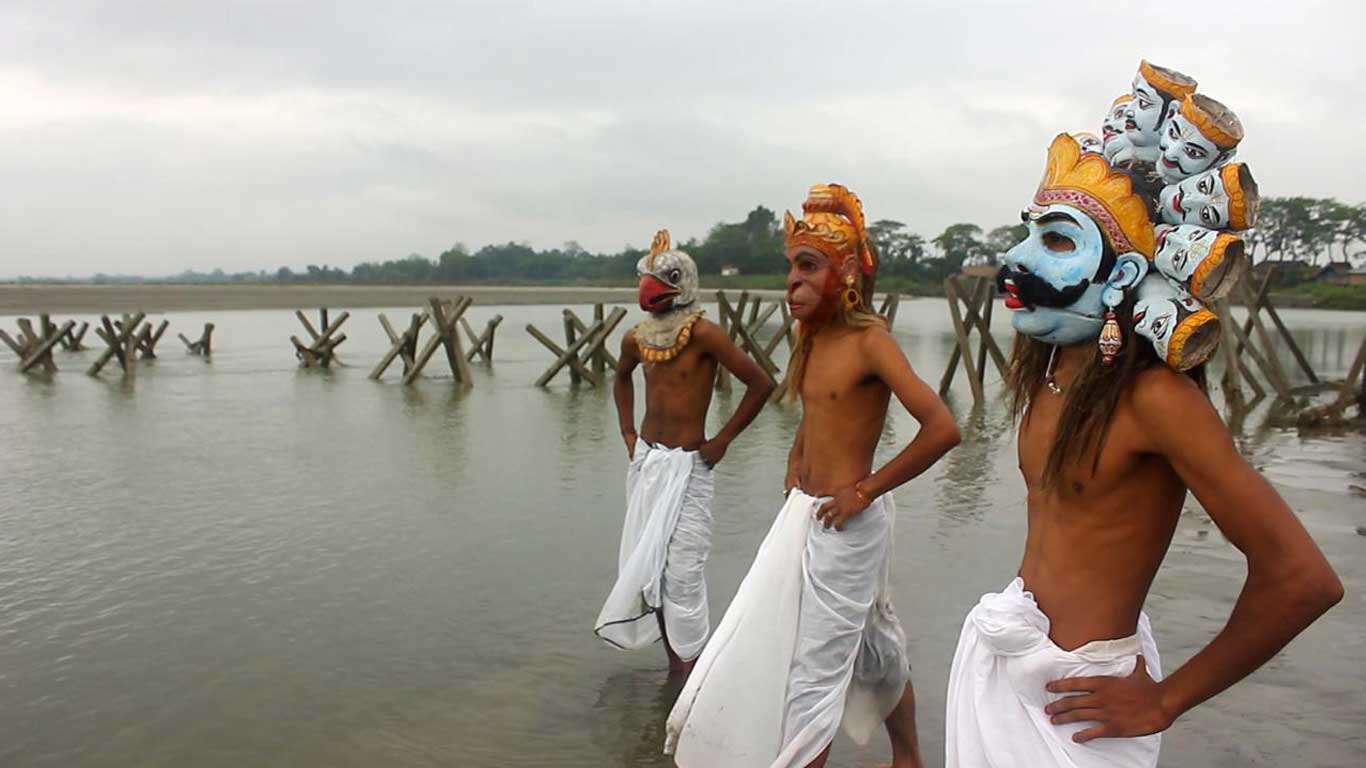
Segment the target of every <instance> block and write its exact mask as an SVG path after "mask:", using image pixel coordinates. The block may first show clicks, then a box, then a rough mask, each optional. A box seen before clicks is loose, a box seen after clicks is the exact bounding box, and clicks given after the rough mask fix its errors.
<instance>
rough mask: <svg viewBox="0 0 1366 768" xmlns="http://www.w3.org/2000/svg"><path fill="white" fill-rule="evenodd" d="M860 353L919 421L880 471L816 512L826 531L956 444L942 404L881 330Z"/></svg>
mask: <svg viewBox="0 0 1366 768" xmlns="http://www.w3.org/2000/svg"><path fill="white" fill-rule="evenodd" d="M863 343H864V350H863V351H864V353H865V355H867V357H868V359H869V360H870V361H871V367H872V369H873V373H874V374H876V375H877V377H878V378H879V379H881V380H882V382H883V383H885V384H886V385H887V387H888V388H889V389H891V390H892V394H894V395H896V399H897V400H899V401H901V405H902V406H904V407H905V408H906V410H907V411H908V412H910V414H911V416H913V417H914V418H915V420H916V421H918V422H919V423H920V429H919V430H918V431H917V432H916V434H915V437H914V438H913V439H912V440H911V442H910V443H908V444H907V445H906V447H905V448H902V449H901V452H900V453H898V454H897V455H896V456H894V457H892V460H891V461H888V462H887V463H886V464H885V465H883V467H882V468H881V469H879V470H878V471H876V472H874V473H873V474H871V475H869V476H868V477H866V478H864V479H863V480H860V481H859V482H857V483H855V484H854V485H852V486H850V487H848V488H845V489H842V490H840V491H839V492H837V493H836V494H835V497H834V498H833V499H831V500H830V501H828V502H826V503H825V504H824V505H823V506H822V507H821V509H820V511H819V512H817V513H816V514H817V517H819V518H821V519H822V520H823V521H824V523H825V525H826V527H827V528H828V527H830V526H832V525H833V526H834V527H835V528H836V529H840V528H843V526H844V521H845V520H848V519H849V518H850V517H853V516H854V515H856V514H858V513H859V512H862V511H863V510H864V509H866V508H867V506H868V504H869V503H870V502H871V501H872V500H873V499H876V498H877V497H878V496H881V495H882V494H884V493H887V492H889V491H891V490H893V489H895V488H897V487H898V486H900V485H902V484H903V483H905V482H907V481H909V480H911V479H912V478H914V477H916V476H917V475H919V474H920V473H922V472H924V471H925V470H927V469H929V468H930V467H931V466H933V465H934V463H935V462H936V461H939V459H940V457H942V456H943V455H944V454H946V453H948V452H949V450H950V449H952V448H953V447H954V446H955V445H958V443H959V441H960V440H962V435H961V434H960V433H959V431H958V424H957V423H956V422H955V421H954V419H953V414H952V413H950V412H949V408H948V406H946V405H944V401H943V400H941V399H940V398H939V395H938V394H936V393H935V391H934V390H933V389H930V387H929V385H928V384H926V383H925V382H924V381H922V380H921V378H920V377H919V376H917V375H916V373H915V370H914V369H912V368H911V363H910V361H908V360H907V359H906V355H905V354H903V353H902V351H901V347H900V346H898V345H897V343H896V339H894V338H892V335H891V334H890V333H888V332H886V331H873V332H870V333H868V334H866V335H865V336H864V342H863Z"/></svg>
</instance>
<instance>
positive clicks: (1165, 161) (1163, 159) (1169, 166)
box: [1162, 157, 1177, 168]
mask: <svg viewBox="0 0 1366 768" xmlns="http://www.w3.org/2000/svg"><path fill="white" fill-rule="evenodd" d="M1162 164H1163V165H1165V166H1167V167H1168V168H1176V167H1177V165H1176V163H1173V162H1172V161H1170V160H1168V159H1167V158H1165V157H1163V158H1162Z"/></svg>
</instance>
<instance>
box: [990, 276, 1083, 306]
mask: <svg viewBox="0 0 1366 768" xmlns="http://www.w3.org/2000/svg"><path fill="white" fill-rule="evenodd" d="M996 287H997V289H999V290H1000V291H1002V292H1003V293H1005V294H1006V295H1008V296H1014V297H1015V298H1016V299H1017V300H1018V301H1019V302H1020V303H1021V304H1023V305H1024V306H1025V308H1027V309H1033V308H1034V307H1049V308H1051V309H1062V308H1064V307H1069V306H1071V305H1072V304H1075V303H1076V301H1077V299H1080V298H1081V295H1082V294H1083V293H1086V289H1087V288H1090V287H1091V281H1090V280H1089V279H1086V280H1082V281H1081V282H1080V283H1077V284H1075V285H1069V286H1066V287H1063V288H1054V287H1053V286H1052V284H1050V283H1049V282H1048V281H1047V280H1044V279H1043V278H1042V277H1039V276H1038V275H1036V274H1034V273H1032V272H1021V271H1018V270H1014V269H1011V268H1010V267H1001V271H999V272H997V273H996Z"/></svg>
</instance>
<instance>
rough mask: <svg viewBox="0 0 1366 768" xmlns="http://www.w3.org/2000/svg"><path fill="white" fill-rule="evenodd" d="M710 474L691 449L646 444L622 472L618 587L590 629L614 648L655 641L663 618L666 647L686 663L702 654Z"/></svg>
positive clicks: (706, 621) (706, 623)
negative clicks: (623, 492) (659, 618)
mask: <svg viewBox="0 0 1366 768" xmlns="http://www.w3.org/2000/svg"><path fill="white" fill-rule="evenodd" d="M713 487H714V486H713V477H712V470H711V469H710V468H709V467H708V466H707V465H706V462H705V461H703V459H702V457H701V455H700V454H698V453H697V452H696V451H685V450H683V449H681V448H662V447H658V446H653V445H650V444H649V443H646V442H645V441H644V440H641V441H639V442H637V443H636V449H635V458H633V459H632V460H631V465H630V467H629V468H628V469H627V471H626V521H625V523H624V524H623V526H622V530H621V548H620V550H619V552H618V554H617V582H616V584H615V585H614V586H613V587H612V591H611V592H610V593H609V594H608V595H607V601H606V602H605V603H603V606H602V611H601V612H600V613H599V614H598V620H597V623H596V624H595V625H594V631H595V632H597V634H598V637H601V638H602V639H603V640H606V641H607V642H608V643H611V644H612V645H615V646H617V647H619V648H643V647H645V646H647V645H650V644H652V643H654V642H655V641H656V640H659V622H658V621H657V620H656V618H655V617H654V615H653V614H654V613H655V612H656V611H662V612H663V614H664V628H665V631H666V632H667V633H668V635H669V647H671V648H672V649H673V651H674V653H676V654H678V657H679V658H681V659H683V660H684V661H690V660H692V659H694V658H696V657H697V655H698V654H699V653H701V652H702V646H703V645H705V644H706V642H707V634H708V632H709V631H710V629H711V624H710V620H709V617H708V613H707V581H706V577H705V574H704V568H705V566H706V562H707V553H708V552H709V551H710V549H711V499H712V489H713Z"/></svg>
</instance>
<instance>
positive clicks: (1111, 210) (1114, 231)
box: [1034, 133, 1157, 261]
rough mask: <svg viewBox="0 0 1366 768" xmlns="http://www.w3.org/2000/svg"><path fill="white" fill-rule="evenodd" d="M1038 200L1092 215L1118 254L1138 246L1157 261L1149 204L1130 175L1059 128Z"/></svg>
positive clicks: (1051, 148) (1136, 248)
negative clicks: (1118, 169) (1060, 131)
mask: <svg viewBox="0 0 1366 768" xmlns="http://www.w3.org/2000/svg"><path fill="white" fill-rule="evenodd" d="M1034 204H1035V205H1038V206H1041V207H1043V206H1049V205H1055V204H1063V205H1071V206H1074V207H1076V208H1079V209H1081V210H1082V211H1083V212H1085V213H1086V215H1088V216H1090V217H1091V219H1092V220H1093V221H1095V222H1096V225H1097V226H1098V227H1100V231H1101V232H1103V233H1104V234H1105V239H1106V240H1108V241H1109V242H1110V246H1111V247H1112V248H1114V249H1115V252H1116V253H1126V252H1128V251H1137V252H1138V253H1141V254H1143V255H1144V256H1145V257H1147V258H1148V260H1150V261H1151V260H1152V258H1153V252H1154V250H1155V248H1156V245H1157V237H1156V235H1155V234H1154V233H1153V222H1152V219H1151V218H1150V217H1149V216H1148V206H1147V204H1146V203H1144V202H1143V199H1142V198H1141V197H1139V195H1138V193H1137V192H1135V191H1134V188H1133V182H1132V181H1131V180H1130V179H1129V177H1128V176H1127V175H1125V174H1123V173H1121V172H1119V171H1116V170H1114V169H1112V168H1111V167H1110V164H1109V163H1108V162H1106V160H1105V158H1104V157H1102V156H1100V155H1097V154H1094V153H1091V152H1085V153H1083V152H1082V151H1081V147H1080V146H1079V145H1078V144H1077V140H1076V139H1074V138H1072V137H1071V136H1069V135H1067V134H1065V133H1060V134H1058V136H1057V138H1055V139H1053V143H1052V145H1050V146H1049V147H1048V166H1047V168H1045V170H1044V175H1043V180H1042V181H1040V182H1039V189H1038V191H1037V192H1035V193H1034Z"/></svg>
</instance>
